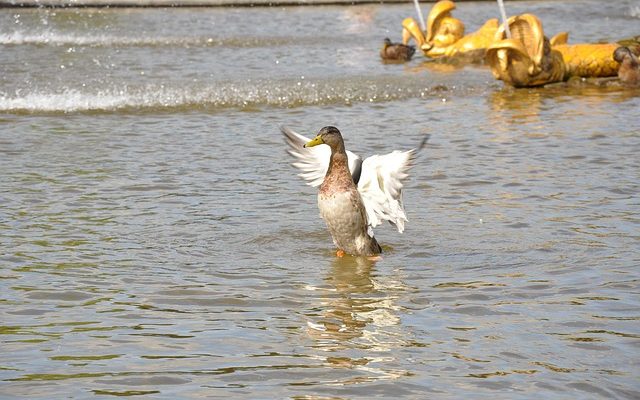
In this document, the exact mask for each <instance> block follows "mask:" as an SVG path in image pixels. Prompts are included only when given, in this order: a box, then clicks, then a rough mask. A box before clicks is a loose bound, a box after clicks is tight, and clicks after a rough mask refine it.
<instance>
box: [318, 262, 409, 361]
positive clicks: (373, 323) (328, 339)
mask: <svg viewBox="0 0 640 400" xmlns="http://www.w3.org/2000/svg"><path fill="white" fill-rule="evenodd" d="M374 270H375V261H372V260H370V259H368V258H365V257H350V256H345V257H341V258H336V259H334V260H333V262H332V264H331V268H330V269H329V273H328V275H327V277H326V278H325V280H326V282H327V283H328V284H329V285H330V288H329V289H328V290H327V292H326V294H325V295H324V296H323V297H321V299H320V308H321V311H320V315H319V318H318V319H317V320H315V321H309V322H308V323H307V324H308V334H309V336H311V337H312V338H314V339H316V341H317V342H316V346H315V347H318V348H322V349H324V350H327V351H335V350H340V349H353V348H359V349H371V350H378V351H379V350H388V349H390V348H392V347H396V346H397V345H398V343H399V342H400V341H401V340H402V334H401V330H400V328H399V325H400V318H399V316H398V310H399V307H398V306H397V305H396V300H397V298H398V296H399V293H400V292H401V291H404V290H406V287H405V286H404V285H403V284H402V283H401V282H399V281H398V280H395V279H393V278H392V277H384V278H383V277H375V278H374V277H373V276H372V272H373V271H374Z"/></svg>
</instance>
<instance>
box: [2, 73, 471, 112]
mask: <svg viewBox="0 0 640 400" xmlns="http://www.w3.org/2000/svg"><path fill="white" fill-rule="evenodd" d="M460 89H461V86H460V85H459V82H458V84H457V87H456V90H460ZM443 90H448V89H447V87H446V86H445V85H443V84H442V83H440V84H438V85H435V86H433V87H429V86H426V85H425V84H424V80H421V79H419V78H417V77H416V78H414V79H402V78H397V77H387V76H381V77H366V78H353V77H351V78H342V79H331V80H329V79H326V80H314V81H311V80H278V81H275V80H260V81H242V82H236V83H233V82H228V83H222V84H211V85H209V86H194V85H192V86H180V85H177V84H176V85H175V86H171V87H167V86H164V85H161V86H157V85H148V86H140V87H131V86H125V87H122V88H115V87H113V88H104V89H101V90H97V91H94V92H90V91H87V90H85V89H75V88H66V89H63V90H59V91H42V90H40V91H34V92H31V93H24V92H23V91H20V92H19V93H17V94H14V95H11V94H0V112H9V113H13V112H17V113H20V112H36V113H37V112H46V113H51V112H54V113H55V112H61V113H69V112H85V111H105V112H110V111H122V110H125V111H126V110H132V111H133V110H150V111H157V110H174V109H180V108H193V109H199V108H200V109H215V108H240V109H246V108H255V107H261V106H273V107H300V106H309V105H327V104H352V103H361V102H368V103H374V102H386V101H394V100H403V99H409V98H420V97H429V96H436V95H437V96H442V92H443Z"/></svg>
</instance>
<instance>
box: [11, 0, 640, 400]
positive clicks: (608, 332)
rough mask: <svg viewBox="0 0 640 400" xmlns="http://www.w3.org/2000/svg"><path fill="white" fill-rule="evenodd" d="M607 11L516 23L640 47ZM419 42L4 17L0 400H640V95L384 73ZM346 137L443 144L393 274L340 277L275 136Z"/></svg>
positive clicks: (267, 23)
mask: <svg viewBox="0 0 640 400" xmlns="http://www.w3.org/2000/svg"><path fill="white" fill-rule="evenodd" d="M600 3H601V2H597V1H575V2H562V3H561V2H513V3H508V4H507V7H508V11H509V12H510V13H520V12H525V11H531V12H534V13H536V14H537V15H539V16H540V17H541V18H542V20H543V22H544V24H545V25H544V26H545V29H548V31H549V32H550V33H552V32H557V31H560V30H563V29H566V28H567V26H569V27H570V31H571V34H572V38H574V40H575V41H576V42H578V41H598V40H612V39H615V38H619V37H628V36H632V35H637V34H638V32H637V26H638V15H637V13H636V11H634V10H635V9H634V6H635V4H634V3H633V2H624V1H623V2H615V3H611V4H609V3H607V4H604V5H603V4H600ZM456 15H457V16H459V17H460V18H462V19H463V21H464V22H465V23H466V25H467V27H468V28H469V29H470V30H473V29H475V27H477V26H479V25H480V24H481V23H482V22H483V21H484V20H486V19H487V18H490V17H494V16H496V15H497V6H496V5H495V4H494V3H493V2H483V3H463V4H460V5H459V6H458V10H456ZM405 16H413V9H412V7H411V6H410V5H371V6H359V7H308V8H307V7H305V8H255V9H206V8H205V9H201V8H198V9H79V10H73V9H69V10H38V9H35V10H20V9H4V10H0V46H1V47H2V51H1V52H0V61H1V62H0V205H1V207H0V268H1V269H0V397H2V398H32V399H36V398H42V399H50V398H63V397H73V398H93V397H100V398H112V397H114V396H135V397H139V398H145V397H146V398H154V399H155V398H162V399H164V398H166V399H169V398H171V399H174V398H222V397H233V398H247V399H254V398H299V399H303V398H344V399H347V398H373V397H379V398H388V397H400V398H415V399H422V398H437V399H454V398H474V399H489V398H510V399H530V398H534V397H537V398H552V399H576V398H602V399H610V398H621V399H633V398H638V397H640V384H639V383H638V382H640V379H639V378H640V369H639V363H638V360H640V357H639V355H640V354H639V353H640V352H639V351H638V345H639V344H640V341H639V339H640V325H639V320H640V312H639V311H638V310H640V299H639V297H638V293H639V284H638V283H639V279H640V272H639V270H638V265H639V264H640V252H639V251H638V248H640V246H639V245H640V234H639V232H640V229H639V228H640V218H639V217H638V209H639V207H638V206H639V205H640V204H639V201H638V198H639V197H638V193H639V189H640V185H639V184H638V182H640V158H638V154H639V153H640V119H639V118H638V115H639V114H638V110H639V109H640V96H639V94H640V93H639V92H638V91H637V90H630V89H623V88H620V87H598V86H595V85H576V86H575V87H565V86H557V87H549V88H542V89H531V90H519V91H515V90H511V89H505V88H503V86H502V84H501V83H499V82H495V81H494V80H493V78H492V77H491V74H490V72H489V71H488V70H487V69H486V68H485V67H483V66H468V67H463V68H462V67H460V68H447V67H446V66H442V65H434V64H433V63H425V62H424V60H423V59H422V58H420V57H417V58H416V59H414V60H413V61H412V62H410V63H408V64H405V65H385V64H382V63H380V61H379V60H378V55H377V51H378V47H379V45H380V44H381V40H382V38H384V37H385V36H391V37H392V38H394V39H397V38H399V36H400V29H399V26H400V22H401V21H402V18H403V17H405ZM612 27H615V31H614V30H612V29H613V28H612ZM330 124H332V125H336V126H338V127H339V128H340V129H341V131H342V132H343V134H344V136H345V139H346V143H347V147H348V148H349V149H351V150H353V151H355V152H357V153H359V154H361V155H368V154H374V153H384V152H388V151H391V150H393V149H408V148H411V147H414V146H416V145H417V144H418V143H419V142H420V140H421V139H422V138H423V136H424V135H425V134H427V133H429V134H431V139H430V141H429V144H428V146H427V147H426V148H425V149H424V150H423V152H422V153H421V154H420V157H419V159H418V162H417V164H416V165H415V167H414V168H413V169H412V172H411V179H410V181H409V182H408V184H407V189H406V192H405V205H406V208H407V214H408V218H409V223H408V224H407V227H406V231H405V233H404V234H402V235H400V234H398V233H397V232H395V231H394V230H393V229H392V227H388V226H380V227H378V228H377V229H376V236H377V238H378V240H379V242H380V243H381V244H382V245H383V248H384V250H385V254H384V255H383V259H382V260H380V261H378V262H375V263H374V262H371V261H367V260H362V259H355V258H351V257H345V258H341V259H337V258H336V257H335V255H334V254H335V253H334V249H333V245H332V243H331V239H330V237H329V235H328V233H327V232H326V229H325V227H324V224H323V222H322V221H321V220H320V218H319V217H318V210H317V205H316V192H315V190H314V189H313V188H310V187H308V186H306V185H304V183H303V181H302V180H301V179H300V178H298V177H297V176H296V175H297V173H298V172H297V171H296V170H295V169H294V168H293V167H291V166H290V165H289V163H290V161H291V160H290V159H289V158H288V156H287V154H286V153H285V146H286V145H285V144H284V141H283V139H282V137H281V134H280V132H279V129H278V127H279V126H280V125H289V126H291V127H293V128H294V129H296V130H298V131H301V132H304V133H306V135H307V136H311V135H313V133H315V131H317V130H318V129H319V128H321V127H322V126H325V125H330Z"/></svg>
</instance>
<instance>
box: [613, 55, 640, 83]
mask: <svg viewBox="0 0 640 400" xmlns="http://www.w3.org/2000/svg"><path fill="white" fill-rule="evenodd" d="M613 59H614V60H616V61H617V62H619V63H620V68H619V69H618V78H619V79H620V82H622V83H623V84H624V85H627V86H640V62H638V57H637V56H636V55H635V54H634V53H633V52H632V51H631V49H629V47H625V46H622V47H618V48H617V49H616V51H614V52H613Z"/></svg>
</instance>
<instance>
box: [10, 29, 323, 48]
mask: <svg viewBox="0 0 640 400" xmlns="http://www.w3.org/2000/svg"><path fill="white" fill-rule="evenodd" d="M325 39H326V41H328V42H330V41H331V40H334V39H331V38H325ZM322 40H323V38H321V37H320V38H318V37H286V36H284V37H277V36H276V37H264V36H261V37H258V36H246V37H240V36H239V37H197V36H185V37H176V36H174V37H172V36H168V37H156V36H153V37H151V36H148V37H144V36H142V37H131V36H118V35H113V34H74V33H61V32H38V33H33V32H20V31H16V32H10V33H0V45H36V46H88V47H161V46H182V47H184V46H190V47H237V48H259V47H274V46H276V47H277V46H291V45H296V44H298V45H305V44H317V43H318V42H319V41H322Z"/></svg>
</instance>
